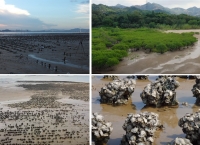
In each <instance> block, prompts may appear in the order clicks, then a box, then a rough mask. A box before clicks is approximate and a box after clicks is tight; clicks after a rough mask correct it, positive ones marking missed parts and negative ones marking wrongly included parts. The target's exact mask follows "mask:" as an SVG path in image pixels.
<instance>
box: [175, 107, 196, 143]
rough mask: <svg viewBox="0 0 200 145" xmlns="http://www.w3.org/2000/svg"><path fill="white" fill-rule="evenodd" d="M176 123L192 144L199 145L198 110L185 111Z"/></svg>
mask: <svg viewBox="0 0 200 145" xmlns="http://www.w3.org/2000/svg"><path fill="white" fill-rule="evenodd" d="M178 125H179V126H180V127H181V128H182V131H183V132H184V133H185V134H186V138H187V139H189V140H190V142H191V143H192V144H195V145H200V110H199V111H198V112H196V113H186V115H185V116H183V117H182V118H180V119H179V122H178Z"/></svg>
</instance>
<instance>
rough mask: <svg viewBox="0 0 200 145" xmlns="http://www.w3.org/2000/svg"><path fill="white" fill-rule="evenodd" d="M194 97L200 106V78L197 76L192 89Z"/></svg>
mask: <svg viewBox="0 0 200 145" xmlns="http://www.w3.org/2000/svg"><path fill="white" fill-rule="evenodd" d="M192 93H193V97H196V104H197V105H200V76H196V84H195V85H194V86H193V88H192Z"/></svg>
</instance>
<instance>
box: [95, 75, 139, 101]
mask: <svg viewBox="0 0 200 145" xmlns="http://www.w3.org/2000/svg"><path fill="white" fill-rule="evenodd" d="M135 84H136V82H135V80H134V79H128V78H124V79H119V80H114V81H112V82H110V83H108V84H106V85H105V86H104V87H102V88H101V91H100V92H99V95H100V97H101V100H100V101H101V103H108V104H126V102H127V101H128V99H129V98H130V97H131V94H132V93H133V92H134V90H135Z"/></svg>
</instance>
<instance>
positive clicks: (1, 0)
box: [0, 0, 30, 16]
mask: <svg viewBox="0 0 200 145" xmlns="http://www.w3.org/2000/svg"><path fill="white" fill-rule="evenodd" d="M0 13H11V14H17V15H27V16H28V15H30V13H29V12H28V11H27V10H22V9H20V8H17V7H15V6H14V5H8V4H6V3H5V0H0Z"/></svg>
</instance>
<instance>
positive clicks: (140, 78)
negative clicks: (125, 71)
mask: <svg viewBox="0 0 200 145" xmlns="http://www.w3.org/2000/svg"><path fill="white" fill-rule="evenodd" d="M137 79H139V80H147V79H148V76H145V75H137Z"/></svg>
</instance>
